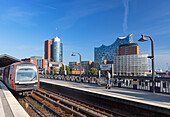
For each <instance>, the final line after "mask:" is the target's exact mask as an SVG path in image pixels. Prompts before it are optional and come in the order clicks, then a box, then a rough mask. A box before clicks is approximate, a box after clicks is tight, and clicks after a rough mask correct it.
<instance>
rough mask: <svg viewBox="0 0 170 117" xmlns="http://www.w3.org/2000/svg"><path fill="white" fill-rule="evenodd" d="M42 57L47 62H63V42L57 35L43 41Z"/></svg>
mask: <svg viewBox="0 0 170 117" xmlns="http://www.w3.org/2000/svg"><path fill="white" fill-rule="evenodd" d="M44 58H45V59H48V61H49V62H51V61H52V62H63V44H62V43H61V40H60V39H59V38H58V37H57V36H56V37H55V38H53V39H52V40H46V41H45V56H44Z"/></svg>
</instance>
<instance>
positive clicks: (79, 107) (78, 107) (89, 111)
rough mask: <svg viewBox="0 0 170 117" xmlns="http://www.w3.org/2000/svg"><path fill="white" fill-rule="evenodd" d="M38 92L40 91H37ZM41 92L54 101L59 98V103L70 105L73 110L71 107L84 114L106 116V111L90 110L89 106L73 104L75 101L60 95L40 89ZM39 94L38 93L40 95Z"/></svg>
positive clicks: (98, 116)
mask: <svg viewBox="0 0 170 117" xmlns="http://www.w3.org/2000/svg"><path fill="white" fill-rule="evenodd" d="M39 92H40V91H39ZM34 93H36V94H39V93H37V92H35V91H34ZM40 93H41V94H44V95H46V96H47V95H48V97H50V98H52V99H53V100H55V101H57V100H60V103H61V104H64V105H67V106H68V107H70V108H71V109H72V110H73V107H74V108H75V109H76V110H78V111H79V112H81V113H83V114H84V113H85V114H86V115H88V116H95V117H96V116H97V117H101V116H102V117H107V115H106V113H105V114H103V113H101V112H97V111H94V109H93V110H92V109H89V108H87V107H84V106H82V105H79V104H75V103H73V102H70V101H68V100H66V99H62V98H60V97H56V96H54V95H52V94H46V93H45V92H44V91H41V92H40ZM41 94H40V95H41Z"/></svg>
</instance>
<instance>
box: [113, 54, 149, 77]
mask: <svg viewBox="0 0 170 117" xmlns="http://www.w3.org/2000/svg"><path fill="white" fill-rule="evenodd" d="M147 57H148V54H136V55H122V56H114V57H113V62H114V72H115V73H116V74H118V75H128V74H133V75H144V74H145V73H146V72H149V61H148V58H147Z"/></svg>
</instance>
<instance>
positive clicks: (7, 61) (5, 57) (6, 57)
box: [0, 54, 21, 67]
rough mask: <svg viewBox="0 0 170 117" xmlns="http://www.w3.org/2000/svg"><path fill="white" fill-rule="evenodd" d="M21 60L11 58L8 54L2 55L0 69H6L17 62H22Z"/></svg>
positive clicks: (0, 56)
mask: <svg viewBox="0 0 170 117" xmlns="http://www.w3.org/2000/svg"><path fill="white" fill-rule="evenodd" d="M20 61H21V60H19V59H17V58H14V57H12V56H9V55H7V54H3V55H0V67H5V66H7V65H10V64H12V63H15V62H20Z"/></svg>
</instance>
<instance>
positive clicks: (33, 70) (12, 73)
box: [2, 62, 40, 95]
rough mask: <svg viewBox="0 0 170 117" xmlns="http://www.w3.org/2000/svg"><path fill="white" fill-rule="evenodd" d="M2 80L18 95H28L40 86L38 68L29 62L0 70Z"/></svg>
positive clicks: (18, 63) (14, 64)
mask: <svg viewBox="0 0 170 117" xmlns="http://www.w3.org/2000/svg"><path fill="white" fill-rule="evenodd" d="M2 74H3V75H2V80H3V82H4V83H5V84H6V85H7V86H8V87H9V88H10V89H11V90H14V91H16V92H18V93H20V92H21V93H22V94H24V95H25V94H26V95H27V94H30V93H31V92H32V90H35V89H38V88H39V86H40V77H39V73H38V66H37V65H36V64H34V63H31V62H17V63H13V64H11V65H8V66H6V67H4V68H3V69H2Z"/></svg>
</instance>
